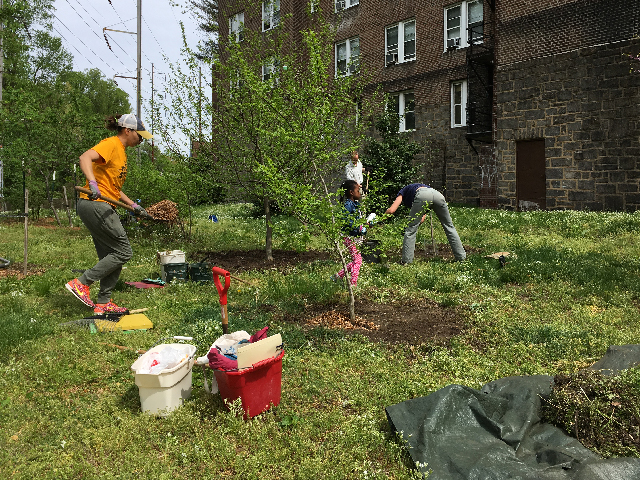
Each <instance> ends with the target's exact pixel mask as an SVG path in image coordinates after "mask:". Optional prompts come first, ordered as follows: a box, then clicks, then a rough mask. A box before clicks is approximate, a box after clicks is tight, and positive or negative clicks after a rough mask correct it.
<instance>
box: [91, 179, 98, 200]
mask: <svg viewBox="0 0 640 480" xmlns="http://www.w3.org/2000/svg"><path fill="white" fill-rule="evenodd" d="M89 189H91V193H90V194H89V199H90V200H95V199H96V198H100V189H99V188H98V182H96V181H95V180H91V181H90V182H89Z"/></svg>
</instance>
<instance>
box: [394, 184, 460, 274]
mask: <svg viewBox="0 0 640 480" xmlns="http://www.w3.org/2000/svg"><path fill="white" fill-rule="evenodd" d="M400 205H405V206H406V207H408V208H409V209H410V212H409V224H408V225H407V227H406V228H405V230H404V239H403V240H402V263H403V264H407V263H411V262H413V256H414V251H415V246H416V235H417V233H418V227H419V226H420V224H421V223H422V222H424V220H425V218H426V217H427V215H426V213H425V210H426V206H427V205H428V206H429V207H430V208H431V209H432V210H433V211H434V212H435V213H436V215H437V216H438V219H439V220H440V223H441V224H442V228H443V229H444V233H445V235H446V236H447V240H449V245H450V246H451V250H452V251H453V256H454V257H455V259H456V260H457V261H459V262H461V261H462V260H464V259H465V258H467V254H466V252H465V251H464V247H463V246H462V242H461V241H460V237H459V236H458V232H457V231H456V227H454V226H453V222H452V221H451V215H449V208H448V207H447V202H446V201H445V199H444V195H442V194H441V193H440V192H439V191H437V190H435V189H434V188H431V187H430V186H429V185H425V184H424V183H411V184H409V185H406V186H404V187H402V188H401V189H400V191H399V192H398V195H397V197H396V199H395V201H394V202H393V203H392V204H391V206H390V207H389V208H388V209H387V211H386V212H385V213H388V214H393V213H395V212H396V210H397V209H398V207H399V206H400Z"/></svg>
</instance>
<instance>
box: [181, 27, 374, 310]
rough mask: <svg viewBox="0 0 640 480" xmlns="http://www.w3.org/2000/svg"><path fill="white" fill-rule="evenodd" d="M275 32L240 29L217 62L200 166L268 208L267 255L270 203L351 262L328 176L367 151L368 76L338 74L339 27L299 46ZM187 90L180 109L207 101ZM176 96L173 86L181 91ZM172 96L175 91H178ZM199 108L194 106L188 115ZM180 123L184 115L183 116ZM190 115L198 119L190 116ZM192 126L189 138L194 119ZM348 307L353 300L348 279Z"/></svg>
mask: <svg viewBox="0 0 640 480" xmlns="http://www.w3.org/2000/svg"><path fill="white" fill-rule="evenodd" d="M285 22H286V19H283V21H282V22H281V25H280V26H278V27H276V28H274V29H272V31H271V32H270V34H269V35H263V34H262V32H251V31H248V30H246V29H245V30H244V33H243V37H244V38H243V40H242V41H240V42H238V41H235V39H232V40H231V41H230V42H229V44H228V45H224V46H223V50H222V52H221V61H219V62H215V63H214V64H213V66H212V67H213V70H214V72H215V73H214V78H215V84H214V85H213V88H214V91H215V95H214V96H215V97H216V99H217V103H216V104H215V105H211V104H207V105H206V112H207V113H206V115H204V116H202V118H206V119H207V121H210V122H211V124H210V128H204V129H202V135H203V136H206V138H204V137H202V141H201V143H200V150H199V151H198V161H199V162H208V167H209V170H210V171H211V172H212V175H214V176H216V177H217V178H224V179H225V181H226V182H228V183H229V184H230V185H234V186H237V187H239V188H241V189H242V191H243V192H244V193H245V195H246V197H247V198H259V199H261V200H262V202H263V204H264V206H265V217H266V223H267V237H266V253H267V257H270V256H271V255H270V253H271V251H270V249H271V237H270V235H271V227H270V223H271V222H270V211H269V204H270V202H271V201H275V202H276V203H277V204H278V206H279V207H280V208H282V209H283V210H284V211H285V212H286V213H289V214H291V215H293V216H295V217H296V218H298V219H300V220H301V221H302V222H304V223H305V224H307V225H313V226H315V227H316V228H318V229H319V230H321V231H322V232H323V233H324V234H325V235H326V237H327V238H328V239H329V241H330V242H331V244H332V246H333V248H334V249H335V251H336V253H337V254H338V255H339V256H340V258H341V261H342V263H343V266H344V265H345V264H346V262H345V260H344V255H343V251H342V246H341V242H340V240H341V237H342V235H343V233H342V227H343V224H344V216H343V214H342V212H341V210H342V205H338V204H337V203H336V201H335V198H336V193H335V191H334V187H333V185H332V183H331V178H332V176H333V175H334V174H335V173H336V172H339V171H341V170H342V167H343V164H344V159H345V158H346V157H347V155H348V154H349V152H350V151H351V150H353V149H354V148H356V147H357V146H358V145H361V144H362V142H363V140H364V135H365V131H366V129H367V125H366V124H365V123H364V122H363V121H362V119H363V118H368V116H369V114H370V112H371V111H372V110H373V108H374V106H375V105H377V103H376V102H378V101H379V99H378V97H377V96H375V95H368V96H364V95H363V90H364V86H365V85H366V84H367V83H368V80H369V79H368V76H367V75H366V74H365V72H366V70H365V69H363V68H362V65H359V62H358V61H357V60H358V59H354V60H355V61H353V62H352V63H351V64H350V65H348V66H347V68H346V69H345V70H346V71H347V72H349V73H351V74H347V75H338V76H337V77H334V76H333V75H332V71H333V68H332V67H333V39H334V38H335V37H334V33H335V32H334V30H333V28H332V26H331V25H329V24H328V23H326V22H323V21H318V22H317V23H315V24H314V25H313V28H310V29H307V30H304V31H301V32H300V33H299V35H300V40H299V41H296V42H293V41H292V39H291V38H289V37H288V36H287V34H286V32H285V30H283V29H281V26H282V24H283V23H285ZM189 86H190V83H189V82H185V83H183V84H182V85H181V88H180V92H181V94H180V100H179V101H177V100H176V101H174V103H173V104H172V106H171V108H172V109H173V110H174V111H175V110H176V109H180V108H183V106H184V105H188V104H189V100H190V99H192V100H191V101H193V100H198V101H200V99H201V98H202V97H201V95H200V94H199V93H198V92H194V90H193V88H191V89H189ZM175 90H176V91H177V88H176V89H175ZM174 95H175V92H174ZM193 107H194V104H193V103H191V109H192V110H197V108H196V109H194V108H193ZM180 115H181V120H182V123H181V125H182V126H185V125H186V122H185V121H184V120H185V116H184V115H189V113H188V112H186V111H184V110H180ZM191 115H193V114H191ZM191 118H192V119H191V121H190V122H188V123H190V124H191V125H192V130H191V131H189V130H187V131H185V133H186V134H187V135H189V136H192V135H200V131H197V132H194V131H193V125H194V121H193V117H191ZM347 283H348V284H349V292H350V299H351V302H350V310H351V314H352V318H353V317H355V312H354V296H353V289H352V288H351V285H350V282H347Z"/></svg>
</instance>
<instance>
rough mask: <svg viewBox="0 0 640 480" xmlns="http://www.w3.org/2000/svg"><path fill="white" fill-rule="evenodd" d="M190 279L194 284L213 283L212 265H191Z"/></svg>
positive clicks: (203, 263) (205, 263)
mask: <svg viewBox="0 0 640 480" xmlns="http://www.w3.org/2000/svg"><path fill="white" fill-rule="evenodd" d="M189 279H190V280H191V281H192V282H213V272H212V271H211V264H210V263H208V262H201V263H192V264H190V265H189Z"/></svg>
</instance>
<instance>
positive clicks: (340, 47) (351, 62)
mask: <svg viewBox="0 0 640 480" xmlns="http://www.w3.org/2000/svg"><path fill="white" fill-rule="evenodd" d="M359 62H360V39H359V38H358V37H354V38H350V39H349V40H345V41H344V42H341V43H336V76H338V75H351V74H352V73H357V72H358V66H359Z"/></svg>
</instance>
